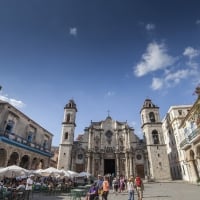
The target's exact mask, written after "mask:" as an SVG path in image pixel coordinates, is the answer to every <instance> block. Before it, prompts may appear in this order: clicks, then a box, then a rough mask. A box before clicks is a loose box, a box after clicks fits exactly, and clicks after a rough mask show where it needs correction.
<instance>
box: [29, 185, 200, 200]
mask: <svg viewBox="0 0 200 200" xmlns="http://www.w3.org/2000/svg"><path fill="white" fill-rule="evenodd" d="M144 186H145V190H144V195H143V199H144V200H145V199H146V200H179V199H181V200H199V199H200V186H197V185H193V184H188V183H184V182H165V183H145V185H144ZM41 199H42V200H55V199H58V200H70V197H69V196H68V195H66V194H60V195H47V194H40V193H36V194H33V199H32V200H41ZM81 199H82V200H84V199H85V198H84V197H82V198H81ZM108 200H128V194H127V192H123V193H118V194H114V193H113V192H112V190H111V191H110V194H109V196H108ZM135 200H137V195H136V194H135Z"/></svg>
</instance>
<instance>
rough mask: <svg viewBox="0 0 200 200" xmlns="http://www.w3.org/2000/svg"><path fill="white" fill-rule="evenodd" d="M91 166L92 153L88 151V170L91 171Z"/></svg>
mask: <svg viewBox="0 0 200 200" xmlns="http://www.w3.org/2000/svg"><path fill="white" fill-rule="evenodd" d="M90 166H91V153H90V152H89V153H88V163H87V172H88V173H91V171H90Z"/></svg>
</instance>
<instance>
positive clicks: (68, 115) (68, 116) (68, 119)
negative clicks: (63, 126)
mask: <svg viewBox="0 0 200 200" xmlns="http://www.w3.org/2000/svg"><path fill="white" fill-rule="evenodd" d="M67 122H70V114H67Z"/></svg>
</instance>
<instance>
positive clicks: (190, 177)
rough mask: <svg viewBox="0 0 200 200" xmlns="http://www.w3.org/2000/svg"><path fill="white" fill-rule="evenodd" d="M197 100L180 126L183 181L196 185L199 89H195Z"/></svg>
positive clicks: (199, 156) (199, 147) (199, 145)
mask: <svg viewBox="0 0 200 200" xmlns="http://www.w3.org/2000/svg"><path fill="white" fill-rule="evenodd" d="M195 92H196V94H197V95H198V98H197V100H196V101H195V103H194V104H193V105H192V107H191V109H190V111H189V112H188V113H187V115H186V117H185V118H184V119H183V121H182V122H181V124H180V127H179V128H180V129H181V134H182V140H181V142H180V148H181V149H182V150H183V151H184V156H185V160H184V171H183V173H185V174H184V175H185V176H184V179H185V180H187V181H189V182H192V183H196V181H197V180H200V87H197V88H196V91H195Z"/></svg>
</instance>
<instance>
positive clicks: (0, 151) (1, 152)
mask: <svg viewBox="0 0 200 200" xmlns="http://www.w3.org/2000/svg"><path fill="white" fill-rule="evenodd" d="M6 156H7V152H6V150H5V149H0V158H1V159H0V167H5V165H6Z"/></svg>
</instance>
